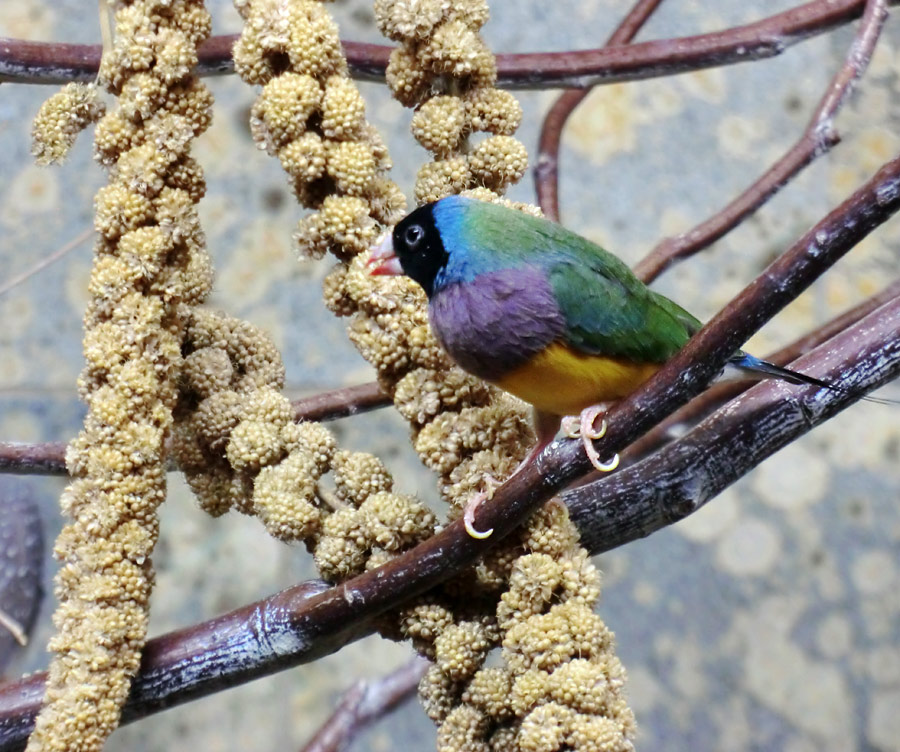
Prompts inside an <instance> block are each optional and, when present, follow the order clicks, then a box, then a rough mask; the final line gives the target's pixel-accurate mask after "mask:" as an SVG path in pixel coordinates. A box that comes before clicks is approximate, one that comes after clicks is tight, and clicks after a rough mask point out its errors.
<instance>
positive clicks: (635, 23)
mask: <svg viewBox="0 0 900 752" xmlns="http://www.w3.org/2000/svg"><path fill="white" fill-rule="evenodd" d="M661 2H662V0H638V2H637V3H636V4H635V5H634V7H632V9H631V10H630V11H629V13H628V15H627V16H625V18H624V19H623V20H622V23H620V24H619V25H618V26H617V27H616V30H615V31H614V32H613V33H612V35H611V36H610V38H609V39H608V40H607V41H606V45H605V47H617V46H619V45H623V44H628V43H629V42H630V41H631V40H632V39H634V38H635V36H637V33H638V32H639V31H640V30H641V27H643V25H644V24H645V23H646V22H647V20H648V19H649V18H650V16H651V15H653V11H655V10H656V8H657V7H658V6H659V4H660V3H661ZM590 92H591V90H590V89H587V88H585V89H574V90H571V91H566V92H563V93H562V94H560V95H559V98H558V99H557V100H556V101H555V102H554V103H553V106H552V107H551V108H550V110H549V111H548V112H547V114H546V116H545V117H544V123H543V125H542V126H541V136H540V139H539V141H538V159H537V164H536V165H535V168H534V187H535V191H536V192H537V199H538V204H539V205H540V207H541V209H542V210H543V212H544V215H545V216H547V217H548V218H549V219H552V220H553V221H554V222H559V143H560V140H561V139H562V131H563V128H564V127H565V125H566V121H567V120H568V119H569V115H571V114H572V113H573V112H574V111H575V108H576V107H578V105H579V104H581V103H582V102H583V101H584V99H585V97H587V95H588V94H590Z"/></svg>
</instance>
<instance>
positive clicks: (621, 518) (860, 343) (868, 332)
mask: <svg viewBox="0 0 900 752" xmlns="http://www.w3.org/2000/svg"><path fill="white" fill-rule="evenodd" d="M848 366H849V367H850V368H851V369H852V382H853V386H852V389H845V390H842V391H837V392H836V391H832V390H819V394H814V395H813V396H812V397H810V398H807V397H805V396H804V395H803V394H802V393H799V392H797V391H796V390H795V389H794V388H793V387H790V386H786V385H785V384H784V383H783V382H778V381H774V380H768V381H764V382H761V383H760V384H758V385H757V386H755V387H754V388H753V389H750V390H749V391H748V392H747V393H746V394H744V395H742V396H741V397H739V398H738V399H736V400H735V401H734V402H731V403H729V404H728V406H727V407H725V408H723V409H721V410H719V411H718V412H717V413H715V414H714V415H712V416H711V417H709V418H707V419H706V420H704V421H703V422H702V423H701V424H700V425H698V426H697V427H696V428H695V429H694V430H692V431H691V432H690V433H689V434H687V435H686V436H685V437H683V438H682V439H679V440H678V441H676V442H673V443H672V444H669V445H668V446H667V447H665V448H663V449H662V450H660V451H659V452H657V453H656V454H654V455H653V456H652V457H648V458H647V459H645V460H643V461H641V462H639V463H638V464H636V465H633V466H631V467H629V468H627V469H625V470H623V471H621V472H619V473H616V474H614V475H611V476H608V477H606V478H603V479H602V480H598V481H596V482H594V483H591V484H589V485H586V486H581V487H580V488H577V489H575V490H573V491H570V492H568V493H566V494H565V495H564V498H565V501H566V504H567V505H568V507H569V511H570V514H571V516H572V519H573V521H574V522H575V524H576V525H577V526H578V529H579V531H580V532H581V543H582V545H583V546H585V547H586V548H587V549H588V550H590V551H591V552H592V553H600V552H603V551H608V550H610V549H612V548H616V547H618V546H621V545H624V544H625V543H629V542H630V541H633V540H636V539H637V538H643V537H645V536H647V535H650V534H651V533H653V532H655V531H656V530H659V529H661V528H663V527H666V526H668V525H671V524H673V523H675V522H678V521H679V520H681V519H684V518H685V517H687V516H688V515H690V514H693V513H694V512H696V511H697V510H698V509H700V508H701V507H702V506H704V505H705V504H706V502H707V501H709V500H710V499H712V498H713V497H715V496H716V495H717V494H718V493H719V492H720V491H722V490H723V489H724V488H726V487H727V486H729V485H731V484H732V483H734V481H736V480H737V479H738V478H740V477H741V476H742V475H744V474H746V472H747V471H748V470H749V469H751V468H753V467H755V466H756V465H758V464H759V463H760V462H762V461H763V460H764V459H766V458H767V457H769V456H770V455H772V454H774V453H775V452H777V451H778V450H779V449H781V448H782V447H784V446H786V445H787V444H789V443H790V442H792V441H793V440H794V439H796V438H797V437H799V436H801V435H803V434H804V433H806V432H807V431H809V430H810V429H811V428H814V427H815V426H817V425H819V424H820V423H822V422H824V421H825V420H827V419H828V418H831V417H832V416H833V415H835V414H836V413H838V412H839V411H840V410H842V409H844V407H846V406H847V405H849V404H851V403H852V402H854V401H855V400H857V399H858V398H859V396H860V390H863V389H865V390H868V389H869V388H870V386H871V385H873V384H878V383H884V382H886V381H888V380H890V379H893V378H896V377H897V376H900V297H896V298H894V300H892V301H890V302H888V303H885V304H884V305H883V306H882V307H881V308H879V309H877V310H876V311H875V312H874V313H871V314H869V315H868V316H866V317H865V318H864V319H863V320H862V321H860V322H858V323H857V324H855V325H854V326H852V327H850V328H849V329H847V330H846V331H844V332H843V333H841V334H839V335H837V336H836V337H835V338H834V339H832V340H831V341H829V342H828V344H827V346H824V347H821V348H819V349H817V350H816V351H815V353H813V354H810V355H808V356H805V357H803V358H801V359H799V360H798V361H797V362H796V363H795V364H794V367H795V368H797V369H798V370H800V371H803V372H804V373H809V372H810V371H814V372H815V373H816V374H817V375H819V376H820V377H821V378H824V379H827V380H830V381H837V380H840V379H841V377H842V376H843V375H845V374H846V369H847V368H848Z"/></svg>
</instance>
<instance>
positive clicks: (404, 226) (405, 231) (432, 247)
mask: <svg viewBox="0 0 900 752" xmlns="http://www.w3.org/2000/svg"><path fill="white" fill-rule="evenodd" d="M434 207H435V204H426V205H425V206H421V207H419V208H418V209H416V210H415V211H413V212H410V213H409V214H408V215H407V216H406V217H404V218H403V219H402V220H401V221H400V222H398V223H397V224H396V225H395V226H394V229H393V230H392V231H391V232H389V233H388V234H387V235H385V237H384V239H383V240H382V241H381V242H380V243H379V244H378V245H377V246H375V247H374V248H373V249H372V255H371V256H370V257H369V261H368V266H369V267H370V269H369V274H372V275H395V274H405V275H407V276H408V277H411V278H412V279H414V280H415V281H416V282H418V283H419V284H420V285H421V286H422V288H423V289H424V290H425V293H426V294H427V295H428V297H431V295H432V293H433V292H434V289H435V277H437V275H438V273H439V272H440V271H441V270H442V269H443V268H444V267H445V266H446V264H447V259H448V255H447V251H446V250H445V248H444V242H443V240H442V239H441V233H440V232H439V230H438V228H437V224H436V223H435V219H434Z"/></svg>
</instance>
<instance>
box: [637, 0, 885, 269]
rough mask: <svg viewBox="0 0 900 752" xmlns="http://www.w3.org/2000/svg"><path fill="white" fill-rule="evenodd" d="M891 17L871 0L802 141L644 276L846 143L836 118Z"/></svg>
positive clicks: (719, 231)
mask: <svg viewBox="0 0 900 752" xmlns="http://www.w3.org/2000/svg"><path fill="white" fill-rule="evenodd" d="M886 19H887V2H886V0H867V1H866V8H865V13H864V14H863V18H862V21H861V22H860V25H859V29H858V30H857V32H856V37H855V38H854V39H853V43H852V44H851V45H850V49H849V50H848V51H847V57H846V59H845V61H844V64H843V66H841V69H840V70H839V71H838V72H837V73H836V74H835V76H834V78H832V79H831V82H830V83H829V84H828V88H827V89H826V90H825V94H824V95H823V96H822V99H821V100H820V101H819V104H818V106H817V107H816V109H815V111H814V112H813V115H812V118H810V121H809V123H808V125H807V126H806V130H804V132H803V134H802V135H801V136H800V139H799V140H798V141H797V142H796V143H795V144H794V145H793V146H792V147H791V148H790V149H788V151H787V152H786V153H785V154H784V156H782V157H781V159H779V160H778V161H777V162H775V164H773V165H772V166H771V167H770V168H769V169H768V170H767V171H766V172H765V173H764V174H763V175H762V176H761V177H760V178H758V179H757V180H756V182H754V183H753V184H752V185H751V186H750V187H749V188H747V190H745V191H744V192H743V193H742V194H741V195H740V196H738V197H737V198H736V199H734V200H733V201H732V202H731V203H729V204H728V206H726V207H725V208H724V209H722V210H721V211H719V212H718V213H716V214H714V215H713V216H712V217H710V218H709V219H707V220H706V221H704V222H701V223H700V224H699V225H697V226H696V227H694V228H693V229H692V230H688V231H687V232H684V233H681V234H680V235H676V236H674V237H671V238H665V239H664V240H663V241H662V242H660V243H659V244H658V245H657V246H656V247H655V248H654V249H653V250H651V251H650V253H649V254H648V255H647V256H646V257H645V258H644V259H642V260H641V261H640V262H639V263H638V264H637V266H635V268H634V273H635V274H636V275H637V276H638V277H639V278H640V279H642V280H643V281H644V282H646V283H648V284H649V283H650V282H652V281H653V280H654V279H656V278H657V277H658V276H659V275H660V274H662V272H663V271H665V269H667V268H668V267H670V266H671V265H672V264H674V263H676V262H677V261H681V260H684V259H686V258H688V257H690V256H693V255H694V254H695V253H697V252H698V251H701V250H703V249H704V248H706V247H707V246H709V245H711V244H712V243H715V242H716V241H717V240H718V239H719V238H721V237H722V236H724V235H725V234H726V233H728V232H730V231H731V230H733V229H734V228H735V227H737V225H739V224H740V223H741V222H743V221H744V220H745V219H747V217H749V216H750V215H751V214H753V213H754V212H755V211H756V210H757V209H759V207H761V206H762V205H763V204H765V203H766V201H768V200H769V199H770V198H772V196H774V195H775V194H776V193H778V191H780V190H781V189H782V188H783V187H784V186H785V185H787V183H788V182H790V180H791V179H792V178H794V177H795V176H796V175H797V174H798V173H799V172H800V171H801V170H802V169H803V168H804V167H806V166H807V165H809V164H810V163H812V162H813V161H814V160H815V159H816V158H818V157H820V156H822V155H823V154H826V153H827V152H829V151H830V150H831V148H832V147H834V146H835V145H836V144H838V143H839V142H840V135H839V134H838V132H837V131H836V130H835V128H834V117H835V116H836V115H837V113H838V111H839V110H840V108H841V105H842V104H843V103H844V102H845V101H846V99H847V96H848V95H849V94H850V91H851V89H852V88H853V84H854V83H855V82H856V81H857V80H859V78H860V77H861V76H862V74H863V73H864V72H865V70H866V68H867V67H868V65H869V61H870V60H871V59H872V53H873V51H874V50H875V44H876V43H877V42H878V37H879V36H880V35H881V30H882V28H883V27H884V22H885V20H886Z"/></svg>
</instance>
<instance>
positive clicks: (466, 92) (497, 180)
mask: <svg viewBox="0 0 900 752" xmlns="http://www.w3.org/2000/svg"><path fill="white" fill-rule="evenodd" d="M375 18H376V21H377V23H378V26H379V28H380V29H381V32H382V33H383V34H384V35H385V36H387V37H390V38H391V39H393V40H395V41H397V42H399V43H400V45H399V46H398V47H397V48H395V49H394V51H393V52H392V53H391V58H390V62H389V63H388V68H387V81H388V85H389V86H390V87H391V91H393V93H394V96H395V97H396V98H397V99H398V100H400V101H401V102H402V103H403V104H405V105H407V106H408V107H415V108H416V114H415V115H414V116H413V121H412V133H413V136H414V137H415V138H416V140H417V141H418V142H419V143H420V144H421V145H422V146H423V147H425V148H426V149H428V151H430V152H431V153H432V154H433V155H434V161H433V162H430V163H427V164H425V165H424V166H423V167H422V168H421V169H420V170H419V174H418V178H417V180H416V200H417V201H419V202H420V203H425V202H428V201H436V200H437V199H439V198H443V197H444V196H448V195H450V194H452V193H460V192H462V191H464V190H466V189H467V188H487V189H489V190H490V191H492V192H493V193H494V194H500V193H503V191H504V190H506V188H507V187H508V186H509V185H511V184H513V183H515V182H517V181H518V180H519V179H520V178H521V177H522V175H524V174H525V169H526V168H527V166H528V153H527V151H526V150H525V147H524V146H523V145H522V143H521V142H520V141H518V140H517V139H516V138H514V137H513V135H512V134H513V133H515V131H516V129H517V128H518V127H519V123H520V122H521V120H522V108H521V107H520V106H519V103H518V102H517V101H516V98H515V97H514V96H512V94H510V93H509V92H506V91H501V90H500V89H497V88H495V87H494V83H495V81H496V79H497V67H496V63H495V61H494V56H493V55H492V54H491V52H490V50H489V49H488V48H487V46H486V45H485V43H484V40H483V39H482V38H481V35H480V34H479V30H480V29H481V27H482V26H483V25H484V24H485V22H486V21H487V20H488V8H487V4H486V3H485V2H484V0H464V1H463V2H453V3H448V2H442V0H376V2H375ZM448 82H449V84H448ZM477 132H482V133H486V134H488V135H487V137H485V138H484V139H483V140H481V141H480V142H479V143H477V144H475V145H470V144H469V143H468V137H469V136H470V135H471V134H473V133H477Z"/></svg>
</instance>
